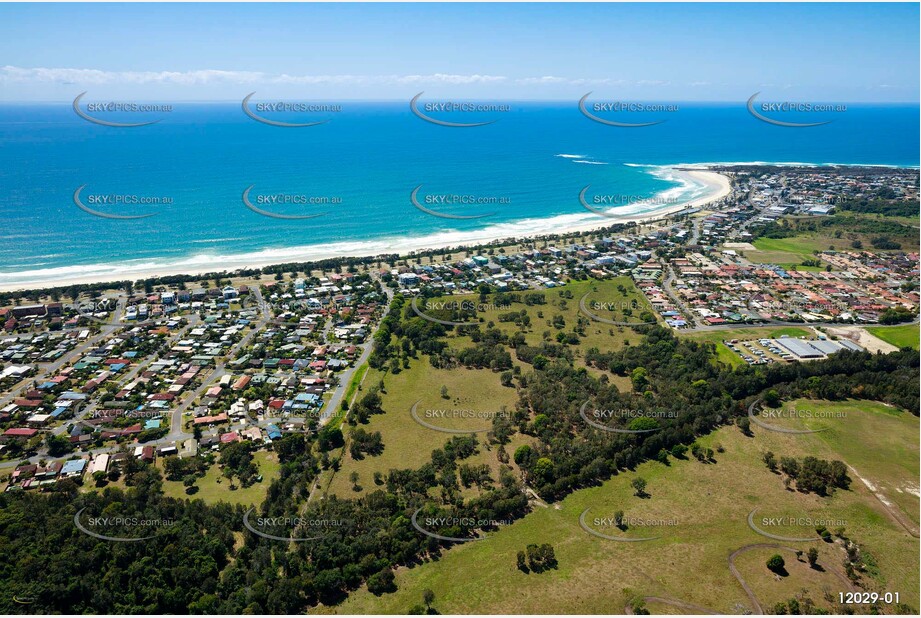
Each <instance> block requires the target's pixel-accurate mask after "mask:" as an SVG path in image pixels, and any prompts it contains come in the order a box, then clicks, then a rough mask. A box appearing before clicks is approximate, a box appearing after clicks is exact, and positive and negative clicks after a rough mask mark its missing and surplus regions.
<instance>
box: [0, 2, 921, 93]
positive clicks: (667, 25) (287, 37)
mask: <svg viewBox="0 0 921 618" xmlns="http://www.w3.org/2000/svg"><path fill="white" fill-rule="evenodd" d="M918 21H919V6H918V4H916V3H905V4H773V5H767V4H708V5H704V4H582V5H575V4H532V5H521V4H426V5H423V4H337V5H332V4H315V5H303V4H246V5H243V4H224V5H215V4H163V5H156V6H152V5H145V4H133V5H123V4H96V5H92V4H57V5H48V4H34V5H24V4H22V5H11V4H0V100H4V101H43V100H72V99H73V97H74V96H75V95H76V94H78V93H79V92H82V91H84V90H88V91H89V92H90V94H91V95H92V96H93V98H96V97H102V98H112V97H120V98H133V99H137V100H186V101H188V100H239V99H240V98H241V96H243V95H245V94H247V93H248V92H251V91H254V90H255V91H258V92H259V95H260V97H261V96H265V97H267V98H281V97H287V98H305V99H306V98H313V99H327V100H349V99H369V100H384V99H393V100H406V99H407V98H409V97H411V96H413V95H414V94H416V93H417V92H419V91H421V90H425V91H426V96H427V97H428V96H432V97H441V98H444V97H466V98H470V99H514V100H527V99H536V100H540V99H570V100H571V99H573V98H574V97H576V98H578V97H580V96H581V95H583V94H585V93H586V92H588V91H590V90H591V91H594V92H595V93H596V95H597V96H599V97H603V96H606V97H617V98H618V99H625V100H627V99H629V100H660V101H667V100H670V101H732V102H736V101H739V100H745V99H747V98H748V97H749V96H750V95H751V94H753V93H754V92H755V91H759V90H760V91H762V92H763V93H764V95H763V96H764V97H765V98H769V99H771V100H780V99H783V100H816V101H817V100H822V101H846V102H860V101H866V102H876V101H884V102H890V101H896V102H902V101H908V102H917V101H918V98H919V77H918V75H919V52H918V50H919V34H918Z"/></svg>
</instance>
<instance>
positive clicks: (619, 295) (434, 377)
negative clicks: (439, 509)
mask: <svg viewBox="0 0 921 618" xmlns="http://www.w3.org/2000/svg"><path fill="white" fill-rule="evenodd" d="M618 286H622V291H621V290H620V289H618ZM535 293H539V294H541V295H542V296H544V298H545V299H546V303H545V304H543V305H525V304H524V303H514V304H512V305H511V306H509V307H495V306H494V304H493V303H491V302H489V301H487V302H486V303H485V306H486V308H485V309H484V310H483V311H481V312H480V313H479V314H478V318H480V319H481V320H482V322H481V324H482V325H483V327H484V328H485V326H486V325H487V324H489V323H490V322H491V323H493V325H494V326H495V327H496V328H499V329H501V330H502V331H504V332H506V333H508V334H509V335H512V334H514V333H516V332H523V333H524V336H525V339H526V341H527V343H528V344H530V345H538V344H540V342H541V341H542V340H543V339H544V333H545V332H549V333H551V338H552V339H553V338H554V337H555V335H556V333H557V332H559V330H558V329H557V328H556V327H555V326H554V325H553V324H552V323H551V322H552V319H553V317H554V316H556V315H561V316H563V320H564V327H563V329H562V330H563V331H564V332H571V331H572V329H573V327H574V326H575V325H576V324H577V323H578V322H579V319H580V318H582V320H583V323H584V324H585V331H584V332H585V336H584V337H582V338H581V339H580V341H579V344H578V345H574V346H572V348H573V353H574V355H575V363H576V365H577V366H583V365H584V361H583V359H584V355H585V352H586V351H587V350H588V349H589V348H590V347H593V346H594V347H598V348H599V349H601V350H611V349H617V348H619V347H621V346H623V345H624V344H625V342H628V341H630V340H631V339H632V340H633V341H634V342H635V341H638V340H639V338H640V336H639V335H637V334H636V333H634V332H633V330H631V329H630V328H624V327H618V326H612V325H608V324H604V323H599V322H595V321H591V320H589V319H588V318H587V317H586V316H584V315H583V314H582V313H581V312H580V310H579V300H580V299H581V298H582V296H584V295H585V294H587V293H589V294H590V296H589V297H588V299H587V301H586V303H587V306H588V307H589V308H590V310H592V311H593V312H595V313H597V314H599V315H603V317H606V318H609V319H614V320H623V321H629V320H631V319H636V320H637V321H638V320H639V318H638V316H639V313H640V310H634V312H633V313H634V317H633V318H628V316H627V315H626V314H624V312H623V311H622V310H621V307H623V306H625V305H627V306H629V305H632V304H634V303H635V304H636V305H637V306H641V307H648V303H646V301H645V299H644V297H643V295H642V294H641V293H640V292H639V290H637V289H636V287H635V286H634V285H633V282H632V280H630V279H629V278H628V277H619V278H617V279H611V280H606V281H577V282H572V283H570V284H568V285H566V286H565V287H562V288H554V289H549V290H542V291H536V292H535ZM570 296H571V297H570ZM430 302H432V303H438V302H445V303H449V302H456V303H463V302H469V303H473V304H479V297H478V296H476V295H455V296H447V297H443V298H440V299H431V300H430ZM593 302H598V303H610V304H611V305H612V306H616V310H614V311H606V310H599V309H594V308H593V307H594V305H592V304H591V303H593ZM420 309H422V310H424V309H425V305H421V304H420ZM521 310H525V311H526V312H527V314H528V316H529V318H530V319H531V323H530V326H527V327H524V328H523V329H522V328H521V327H519V326H516V325H515V324H514V323H512V322H500V321H499V315H500V314H503V313H509V312H512V311H515V312H518V311H521ZM553 340H554V341H555V339H553ZM446 341H447V342H448V345H449V346H450V347H452V348H454V349H463V348H465V347H468V346H471V345H473V342H472V340H471V339H470V337H469V336H466V335H458V334H457V333H456V332H454V331H452V332H449V333H448V334H447V336H446ZM512 359H513V363H515V364H516V365H520V366H522V370H523V371H527V369H528V367H529V366H528V365H525V364H524V363H521V362H520V361H518V360H517V358H515V354H514V352H512ZM592 371H593V372H594V371H596V370H594V369H592ZM381 378H383V379H384V382H385V387H386V392H385V393H383V395H382V399H383V402H382V407H383V409H384V410H385V414H381V415H376V416H374V417H372V419H371V421H370V422H369V423H368V425H367V426H365V427H364V429H365V430H367V431H371V432H373V431H380V432H381V435H382V438H383V442H384V452H383V454H381V455H379V456H375V457H369V456H366V457H365V458H364V459H361V460H354V459H352V458H351V457H350V455H349V454H348V453H347V452H346V453H345V455H344V456H343V459H342V467H341V469H340V470H339V471H338V472H332V471H327V472H324V473H323V477H322V478H321V479H320V486H321V487H324V488H328V489H327V491H328V493H331V494H335V495H338V496H342V497H349V496H357V495H361V494H363V493H366V492H368V491H373V490H374V489H375V488H376V487H377V485H375V483H374V473H375V472H378V473H380V474H381V475H382V476H386V475H387V472H389V471H390V470H391V469H393V468H417V467H419V466H421V465H422V464H425V463H427V462H428V461H429V459H430V457H431V453H432V451H433V450H434V449H436V448H439V447H441V446H442V445H444V443H445V442H447V441H448V440H449V439H450V438H451V436H452V434H449V433H444V432H439V431H435V430H432V429H428V428H426V427H423V426H422V425H420V424H419V423H417V422H415V421H414V420H413V419H412V417H411V415H410V409H411V408H412V406H413V404H415V403H416V402H417V401H418V402H419V407H418V413H419V416H420V417H422V418H423V420H425V410H427V409H434V410H466V411H472V412H473V413H475V414H476V413H488V412H496V411H499V410H500V409H501V408H502V407H503V406H505V408H506V409H508V410H513V409H514V406H515V402H516V401H517V399H518V397H517V394H516V392H515V389H514V387H506V386H502V385H501V382H500V376H499V374H498V373H494V372H492V371H489V370H479V369H478V370H474V369H466V368H463V367H459V368H456V369H451V370H444V369H435V368H433V367H432V366H431V364H430V363H429V361H428V359H427V358H425V357H424V356H420V357H419V358H417V359H414V360H413V361H412V362H411V363H410V368H409V369H406V370H403V371H401V372H400V373H399V374H391V373H381V372H380V371H377V370H373V369H372V370H370V373H369V374H368V376H367V378H366V379H365V382H364V385H363V389H368V388H372V387H375V386H377V385H378V383H379V382H380V380H381ZM615 378H616V376H615ZM614 381H615V384H618V386H622V387H623V388H628V389H629V388H630V387H631V386H630V384H629V380H627V379H615V380H614ZM442 386H444V387H446V388H447V393H448V397H447V399H445V398H442V396H441V388H442ZM359 396H360V395H359ZM426 422H429V423H430V424H433V425H437V426H439V427H444V428H447V429H471V430H476V429H484V428H489V426H490V421H489V420H488V419H487V420H480V419H477V418H466V419H458V418H455V419H450V418H439V419H438V420H437V421H436V420H429V421H426ZM344 429H345V431H348V426H346V427H345V428H344ZM477 436H478V438H479V440H480V443H481V447H480V452H479V453H478V454H477V455H475V456H473V457H471V458H470V459H469V460H467V461H466V462H465V463H471V464H481V463H487V464H489V465H490V466H491V467H492V468H493V470H494V472H495V473H496V474H494V475H493V478H494V479H497V478H498V469H499V465H500V462H499V460H498V459H497V455H496V452H495V450H492V451H490V450H487V449H486V448H485V433H477ZM525 440H527V438H526V437H523V436H521V435H516V436H515V437H514V438H513V439H512V443H511V444H509V445H507V446H506V450H507V451H508V452H509V453H510V454H511V453H513V452H514V450H515V448H517V447H518V446H520V445H521V444H523V443H524V441H525ZM510 465H511V466H512V467H514V463H511V464H510ZM352 472H357V473H358V477H359V480H358V484H357V487H358V488H359V490H358V491H355V486H354V485H353V484H352V482H351V480H350V477H351V474H352ZM475 491H477V490H475V489H469V490H466V491H465V492H464V493H465V494H467V495H470V494H471V493H473V492H475Z"/></svg>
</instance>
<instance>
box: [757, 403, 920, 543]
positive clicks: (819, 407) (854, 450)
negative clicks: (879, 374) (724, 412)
mask: <svg viewBox="0 0 921 618" xmlns="http://www.w3.org/2000/svg"><path fill="white" fill-rule="evenodd" d="M784 408H788V409H792V410H796V411H798V412H799V413H800V414H808V416H811V418H804V419H802V420H799V421H797V420H793V419H791V420H789V421H786V425H787V426H790V427H802V428H805V429H821V430H822V431H821V432H819V433H815V434H810V435H806V436H802V438H804V441H809V442H811V443H814V445H815V447H816V448H819V447H821V446H822V445H824V446H826V447H828V448H830V449H831V450H833V451H834V452H836V453H838V454H839V456H840V458H841V459H842V460H843V461H846V462H848V463H849V464H851V465H852V466H853V467H854V468H855V469H856V470H857V472H859V473H860V476H861V477H863V478H865V479H867V481H869V482H870V484H872V485H873V486H874V487H875V488H876V492H877V493H878V494H880V495H881V496H883V498H884V499H885V500H887V501H888V502H890V503H892V504H893V505H894V506H895V507H897V508H898V509H900V510H901V512H902V513H904V514H905V516H906V517H907V518H909V519H910V520H911V521H913V522H914V524H915V526H916V527H917V526H918V524H919V523H921V522H919V519H918V495H919V494H918V490H919V487H918V475H919V468H918V427H919V425H918V417H916V416H913V415H912V414H909V413H908V412H905V411H902V410H899V409H897V408H893V407H891V406H887V405H886V404H882V403H876V402H867V401H845V402H830V401H815V400H808V399H798V400H795V401H792V402H790V403H789V404H784ZM836 415H838V416H841V418H828V417H830V416H831V417H833V416H836ZM771 422H772V423H774V421H773V420H772V421H771ZM774 424H779V425H784V424H785V423H784V422H780V423H774ZM854 481H855V482H859V479H856V478H855V479H854Z"/></svg>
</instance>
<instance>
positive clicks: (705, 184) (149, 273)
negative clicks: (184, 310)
mask: <svg viewBox="0 0 921 618" xmlns="http://www.w3.org/2000/svg"><path fill="white" fill-rule="evenodd" d="M648 167H650V168H651V170H652V171H651V173H652V174H654V175H657V176H659V177H661V178H663V179H665V180H670V181H677V182H678V183H679V185H678V186H676V187H672V188H669V189H666V190H664V191H661V192H659V193H657V194H656V195H655V196H653V197H652V198H650V199H649V200H647V201H642V202H634V203H631V204H629V205H627V206H623V207H618V208H616V209H615V210H614V211H612V213H616V216H606V217H605V216H601V215H596V214H592V213H590V212H587V211H586V212H584V213H576V214H566V215H557V216H553V217H545V218H536V219H524V220H520V221H509V222H505V223H498V224H495V225H491V226H489V227H486V228H482V229H480V230H470V231H464V232H459V231H446V232H439V233H435V234H429V235H426V236H419V237H410V238H406V237H391V238H382V239H379V240H357V241H350V242H342V243H325V244H319V245H312V246H310V245H308V246H298V247H284V248H277V249H264V250H262V251H259V252H256V253H248V254H244V255H236V256H235V255H204V254H199V255H192V256H189V257H187V258H184V259H181V260H178V261H176V262H174V263H171V264H158V263H155V262H152V261H150V260H145V259H138V260H131V261H126V262H121V263H113V264H88V265H73V266H64V267H60V268H54V269H43V270H31V271H22V272H19V273H0V292H9V291H18V290H30V289H40V288H50V287H62V286H68V285H75V284H89V283H105V282H109V281H112V282H114V281H124V280H131V281H136V280H138V279H146V278H152V277H162V276H169V275H190V276H196V275H203V274H206V273H210V272H221V271H226V272H233V271H235V270H239V269H244V268H263V267H266V266H273V265H276V264H284V263H287V262H310V261H316V260H323V259H329V258H337V257H368V256H375V255H380V254H399V255H401V256H404V255H406V254H408V253H410V252H414V251H423V250H431V249H446V248H456V247H462V246H472V245H478V244H485V243H488V242H494V241H498V240H504V239H509V238H516V239H527V238H535V237H540V236H548V235H552V234H567V233H576V232H578V233H585V232H590V231H593V230H597V229H601V228H605V227H609V226H611V225H616V224H618V223H631V222H633V223H643V222H645V221H651V220H656V219H661V218H663V217H666V216H669V215H672V214H675V213H677V212H680V211H683V210H686V209H690V208H698V207H700V206H703V205H704V204H707V203H709V202H713V201H716V200H719V199H722V198H723V197H725V196H726V195H728V194H729V193H730V191H731V186H730V182H729V178H728V177H727V176H724V175H723V174H720V173H718V172H713V171H709V170H704V169H700V170H688V169H677V168H676V167H674V166H648ZM682 167H688V166H682ZM692 190H694V191H695V194H694V195H691V196H690V197H689V198H687V199H683V200H681V201H676V202H675V203H666V204H662V203H659V202H660V201H661V200H662V198H663V197H674V196H680V195H683V194H685V193H688V192H689V191H692ZM52 273H53V274H52ZM4 278H9V280H3V279H4Z"/></svg>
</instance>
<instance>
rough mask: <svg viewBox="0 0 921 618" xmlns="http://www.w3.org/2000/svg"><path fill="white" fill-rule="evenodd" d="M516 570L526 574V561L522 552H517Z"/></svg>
mask: <svg viewBox="0 0 921 618" xmlns="http://www.w3.org/2000/svg"><path fill="white" fill-rule="evenodd" d="M517 562H518V570H519V571H523V572H524V573H527V572H528V570H529V569H528V559H527V556H526V555H525V553H524V552H523V551H519V552H518V556H517Z"/></svg>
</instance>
